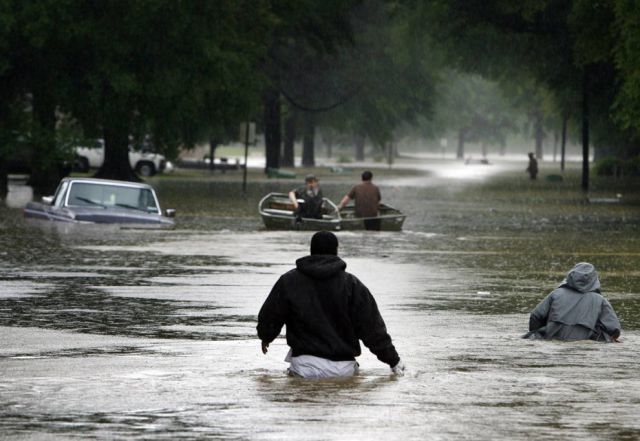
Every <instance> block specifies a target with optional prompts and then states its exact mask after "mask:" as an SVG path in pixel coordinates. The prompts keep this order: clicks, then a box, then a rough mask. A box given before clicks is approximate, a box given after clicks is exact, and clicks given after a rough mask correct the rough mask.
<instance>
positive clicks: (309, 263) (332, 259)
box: [296, 254, 347, 279]
mask: <svg viewBox="0 0 640 441" xmlns="http://www.w3.org/2000/svg"><path fill="white" fill-rule="evenodd" d="M346 267H347V264H346V263H345V262H344V260H342V259H341V258H339V257H338V256H334V255H331V254H314V255H311V256H306V257H302V258H300V259H298V260H297V261H296V268H298V271H300V272H301V273H303V274H305V275H307V276H309V277H312V278H314V279H328V278H330V277H333V276H335V275H336V274H338V273H339V272H341V271H344V270H345V268H346Z"/></svg>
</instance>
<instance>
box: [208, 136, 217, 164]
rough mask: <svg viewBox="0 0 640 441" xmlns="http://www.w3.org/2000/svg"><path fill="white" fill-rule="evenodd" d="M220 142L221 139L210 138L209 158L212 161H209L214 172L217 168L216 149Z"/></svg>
mask: <svg viewBox="0 0 640 441" xmlns="http://www.w3.org/2000/svg"><path fill="white" fill-rule="evenodd" d="M218 144H219V141H218V140H217V139H216V138H214V137H211V138H209V159H210V160H211V162H209V170H210V171H211V172H212V173H213V171H214V170H215V168H216V165H215V162H214V161H215V159H216V149H217V148H218Z"/></svg>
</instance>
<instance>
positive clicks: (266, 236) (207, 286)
mask: <svg viewBox="0 0 640 441" xmlns="http://www.w3.org/2000/svg"><path fill="white" fill-rule="evenodd" d="M478 167H479V168H478ZM482 167H485V168H482ZM417 168H418V169H419V170H422V172H417V173H413V174H411V175H410V176H402V175H401V174H399V175H397V176H394V175H392V174H389V175H385V176H384V177H383V178H382V179H381V180H380V181H379V182H380V184H381V187H382V192H383V199H385V200H386V202H389V203H391V204H392V205H394V206H397V207H398V208H400V209H402V210H403V211H404V212H406V213H407V214H408V215H409V217H408V219H407V222H406V224H405V231H403V232H402V233H371V232H349V233H346V232H345V233H339V234H338V236H339V239H340V241H341V246H340V253H341V256H342V257H343V258H344V259H345V261H346V262H347V265H348V267H347V270H348V271H351V272H353V273H354V274H356V275H357V276H358V277H359V278H360V279H361V280H362V281H363V282H364V283H365V284H366V285H367V286H369V287H370V289H371V291H372V293H373V294H374V296H375V297H376V299H377V301H378V303H379V306H380V309H381V312H382V314H383V317H384V318H385V320H386V322H387V327H388V329H389V332H390V334H391V335H392V337H393V339H394V342H395V344H396V347H397V348H398V351H399V353H400V355H401V357H402V359H403V360H404V361H405V363H406V365H407V367H408V374H407V375H406V376H405V377H402V378H395V377H392V376H391V375H390V373H389V369H388V367H386V366H385V365H382V364H380V363H379V362H378V361H377V360H376V359H375V357H374V356H372V355H371V354H370V353H368V352H367V351H366V349H364V348H363V352H364V353H363V356H362V357H361V358H360V359H359V362H360V365H361V373H360V374H359V375H358V376H357V377H356V378H353V379H350V380H346V381H304V380H299V379H291V378H288V377H287V376H286V375H285V369H286V364H285V363H284V361H283V359H284V357H285V355H286V353H287V346H286V343H285V341H284V339H278V340H276V342H274V344H272V346H271V349H270V351H269V353H268V355H266V356H264V355H262V353H261V352H260V343H259V341H258V340H257V338H256V337H255V324H256V323H255V321H256V315H257V312H258V310H259V307H260V305H261V303H262V302H263V300H264V298H265V297H266V295H267V294H268V292H269V289H270V288H271V286H272V285H273V284H274V283H275V281H276V280H277V278H278V276H279V275H280V274H281V273H282V272H284V271H287V270H288V269H290V268H292V266H293V263H294V261H295V259H296V258H298V257H300V256H302V255H304V254H306V253H307V249H308V242H309V238H310V234H309V233H299V232H286V231H285V232H270V231H265V230H263V229H262V225H261V222H260V219H259V218H258V216H257V212H256V207H257V201H258V199H259V198H260V196H261V195H263V194H264V193H266V192H268V191H274V190H283V189H284V190H287V189H289V186H291V185H293V184H292V183H291V182H290V181H289V182H269V181H262V182H258V183H253V184H251V185H250V188H249V195H248V196H247V197H246V198H242V197H239V196H237V195H238V194H239V193H238V190H239V184H238V183H235V182H213V181H207V180H188V179H178V178H176V179H165V178H163V179H158V180H157V181H156V182H155V183H154V184H155V185H156V186H157V188H158V190H159V192H160V196H161V200H162V202H163V205H164V206H165V207H175V208H177V209H178V213H179V214H178V216H179V217H178V223H177V228H176V229H175V230H172V231H149V230H119V229H117V228H103V227H99V226H64V227H56V226H53V225H50V224H34V223H26V222H25V221H24V219H23V218H22V217H21V213H20V211H19V209H17V208H0V439H16V440H17V439H69V438H74V437H83V438H84V437H87V438H94V439H257V440H262V439H265V440H266V439H270V440H283V439H290V440H332V439H354V440H371V439H398V440H400V439H401V440H414V439H415V440H421V439H487V440H489V439H525V438H527V439H529V438H537V439H554V440H557V439H575V438H578V437H580V438H583V439H603V438H610V439H637V438H638V437H640V421H639V420H638V418H637V416H638V414H640V399H639V398H638V397H640V381H639V380H638V376H637V363H638V354H639V353H640V333H639V329H640V319H639V318H638V317H640V281H639V280H640V278H639V276H640V270H638V268H640V253H639V252H638V250H640V243H639V242H640V235H639V234H638V233H639V231H638V230H639V228H640V206H639V205H637V204H635V203H631V204H620V205H616V206H596V205H585V204H584V203H583V201H582V200H581V198H580V196H579V194H578V193H575V192H573V191H571V190H568V189H564V188H558V187H552V186H551V185H550V184H547V183H544V182H540V183H537V184H535V185H533V186H532V185H531V184H530V183H529V182H528V181H527V180H526V178H525V176H521V177H519V176H512V175H511V174H510V171H509V169H510V168H513V167H512V166H510V165H504V166H500V165H498V166H495V168H493V169H487V168H486V166H473V168H464V166H462V165H457V164H453V165H447V164H440V165H438V166H432V165H429V163H427V162H425V163H424V164H423V165H420V164H419V166H418V167H417ZM354 176H355V175H354ZM341 179H342V180H340V179H335V180H331V179H323V178H321V181H322V184H323V186H324V188H325V194H327V195H329V196H330V197H332V198H334V199H337V198H338V197H339V196H340V195H341V194H342V193H343V192H344V191H346V188H347V187H348V185H346V183H345V182H346V180H345V179H344V178H341ZM16 191H19V190H16ZM582 260H587V261H591V262H592V263H594V264H595V265H596V266H597V267H598V269H599V270H600V271H601V276H602V283H603V292H604V294H605V295H606V297H607V298H609V299H610V300H611V302H612V304H613V306H614V308H615V309H616V310H617V312H618V314H619V316H620V318H621V320H622V323H623V328H624V331H623V338H622V339H623V343H622V344H616V345H613V344H612V345H604V344H597V343H593V342H581V343H571V344H568V343H557V342H531V341H523V340H521V339H520V338H519V337H520V335H521V334H522V333H524V332H525V331H526V327H527V323H528V316H527V312H528V311H529V310H530V309H531V308H532V307H533V306H535V304H536V303H537V302H538V301H539V300H540V299H541V298H542V297H543V296H544V295H546V294H547V293H548V292H549V291H550V290H551V289H553V287H554V286H555V285H556V284H557V283H559V282H560V281H561V280H562V277H563V274H564V272H565V271H566V270H568V269H569V268H570V267H571V266H572V265H573V263H575V262H577V261H582Z"/></svg>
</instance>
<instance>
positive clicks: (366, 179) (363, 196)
mask: <svg viewBox="0 0 640 441" xmlns="http://www.w3.org/2000/svg"><path fill="white" fill-rule="evenodd" d="M372 179H373V173H371V172H370V171H368V170H367V171H365V172H364V173H362V182H361V183H360V184H358V185H355V186H354V187H353V188H352V189H351V191H349V193H347V194H346V195H345V196H344V197H343V198H342V200H341V201H340V204H339V205H338V209H339V210H342V209H343V208H344V207H345V206H346V205H347V204H348V203H349V201H350V200H351V199H355V201H356V209H355V211H356V217H363V218H365V220H364V227H365V228H366V229H367V230H380V225H381V223H380V219H376V218H377V217H378V213H379V210H380V199H382V197H381V195H380V189H379V188H378V186H377V185H375V184H374V183H373V182H372Z"/></svg>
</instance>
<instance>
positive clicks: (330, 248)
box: [311, 231, 338, 256]
mask: <svg viewBox="0 0 640 441" xmlns="http://www.w3.org/2000/svg"><path fill="white" fill-rule="evenodd" d="M311 254H312V255H314V254H332V255H334V256H337V255H338V238H337V237H336V235H335V234H333V233H331V232H330V231H318V232H317V233H316V234H314V235H313V237H312V238H311Z"/></svg>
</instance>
